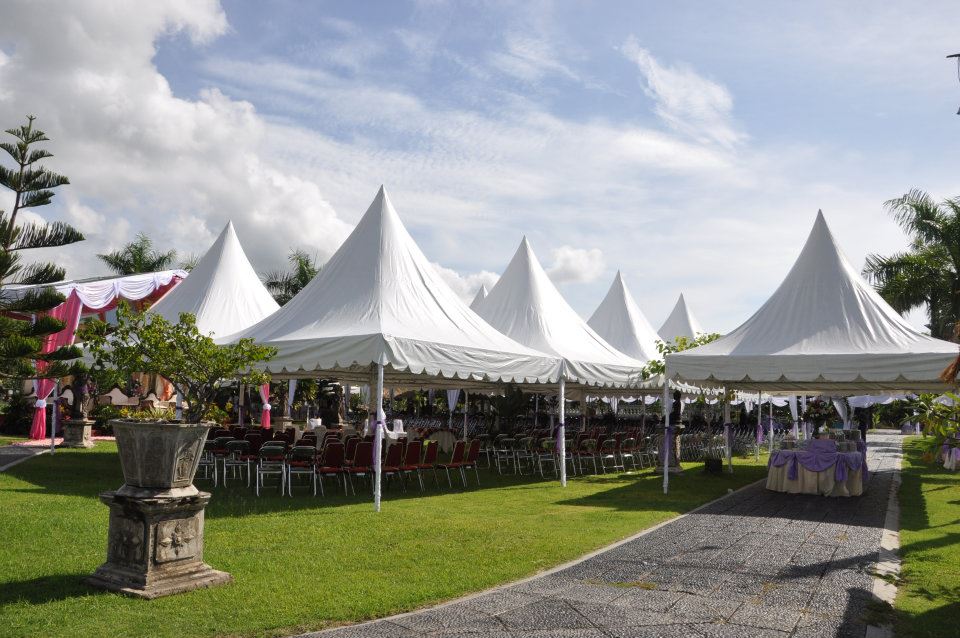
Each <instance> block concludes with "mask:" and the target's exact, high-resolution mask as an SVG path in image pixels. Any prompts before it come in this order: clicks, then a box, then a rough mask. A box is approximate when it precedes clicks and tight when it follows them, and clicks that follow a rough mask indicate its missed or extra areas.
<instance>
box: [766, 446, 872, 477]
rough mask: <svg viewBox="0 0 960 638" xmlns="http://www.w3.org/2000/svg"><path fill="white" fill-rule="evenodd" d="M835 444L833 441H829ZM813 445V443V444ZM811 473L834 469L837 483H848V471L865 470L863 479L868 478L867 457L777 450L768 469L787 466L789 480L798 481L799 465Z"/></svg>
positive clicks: (847, 453)
mask: <svg viewBox="0 0 960 638" xmlns="http://www.w3.org/2000/svg"><path fill="white" fill-rule="evenodd" d="M829 442H830V443H833V441H829ZM811 443H813V442H811ZM798 463H799V464H800V465H802V466H803V467H804V468H805V469H807V470H809V471H811V472H823V471H825V470H828V469H830V468H831V467H832V468H834V478H835V479H836V480H837V481H841V482H842V481H846V480H847V475H848V471H853V472H856V471H857V470H860V469H862V470H863V473H864V474H863V478H864V480H866V478H867V460H866V456H865V455H864V454H862V453H860V452H824V451H822V450H821V451H816V450H809V449H808V450H776V451H774V453H773V454H772V455H771V456H770V461H769V462H768V463H767V467H770V466H773V467H783V466H784V465H786V466H787V478H788V479H789V480H791V481H795V480H797V464H798Z"/></svg>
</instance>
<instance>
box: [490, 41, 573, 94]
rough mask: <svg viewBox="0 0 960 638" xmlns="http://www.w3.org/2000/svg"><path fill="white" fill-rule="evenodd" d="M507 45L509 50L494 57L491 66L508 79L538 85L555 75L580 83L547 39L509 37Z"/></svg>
mask: <svg viewBox="0 0 960 638" xmlns="http://www.w3.org/2000/svg"><path fill="white" fill-rule="evenodd" d="M504 44H505V49H503V50H500V51H495V52H493V53H491V54H490V64H491V65H492V66H493V67H494V68H496V69H498V70H499V71H501V72H503V73H506V74H507V75H510V76H512V77H515V78H517V79H519V80H524V81H527V82H536V81H539V80H541V79H542V78H543V77H544V76H546V75H551V74H555V75H559V76H563V77H566V78H568V79H571V80H577V79H579V78H578V76H577V74H576V73H575V72H574V71H573V70H572V69H571V68H570V67H569V66H567V65H566V64H564V63H563V62H561V61H560V58H559V55H558V54H557V52H556V51H555V50H554V47H553V45H552V44H551V43H550V41H549V40H547V39H545V38H542V37H531V36H530V35H527V34H521V33H508V34H507V35H506V38H505V42H504Z"/></svg>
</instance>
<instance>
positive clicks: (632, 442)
mask: <svg viewBox="0 0 960 638" xmlns="http://www.w3.org/2000/svg"><path fill="white" fill-rule="evenodd" d="M627 459H630V465H632V466H633V469H634V470H636V469H637V440H636V439H635V438H633V437H629V438H626V439H624V440H623V442H622V443H620V463H621V465H623V469H624V471H626V469H627Z"/></svg>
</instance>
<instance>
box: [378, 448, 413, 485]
mask: <svg viewBox="0 0 960 638" xmlns="http://www.w3.org/2000/svg"><path fill="white" fill-rule="evenodd" d="M402 460H403V447H402V446H401V445H400V444H399V443H394V444H393V445H391V446H390V447H388V448H387V454H386V457H385V458H384V459H383V465H381V466H380V476H381V478H382V477H383V476H386V477H387V487H389V486H390V479H391V478H393V477H394V476H400V461H402ZM400 487H401V488H402V489H403V491H404V492H406V491H407V488H406V487H404V486H403V480H402V479H401V480H400Z"/></svg>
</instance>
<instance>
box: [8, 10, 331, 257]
mask: <svg viewBox="0 0 960 638" xmlns="http://www.w3.org/2000/svg"><path fill="white" fill-rule="evenodd" d="M47 4H50V6H49V7H46V8H45V7H44V6H43V5H44V3H43V2H30V3H27V2H20V3H15V4H14V5H12V6H8V7H7V8H6V9H5V11H4V20H3V21H0V47H3V48H4V49H5V50H6V51H7V57H6V60H5V62H4V63H3V64H2V65H0V121H3V122H5V123H7V125H9V126H12V125H13V124H14V123H17V122H20V121H22V119H23V117H24V115H25V114H26V113H33V114H36V115H37V116H38V119H37V125H38V126H39V127H41V128H42V129H44V130H45V131H46V132H47V134H48V136H49V137H50V138H51V142H50V143H48V144H47V147H48V148H49V150H51V151H52V152H53V153H54V154H55V158H53V159H52V160H50V161H49V164H50V166H51V167H52V168H54V169H56V170H57V171H59V172H62V173H64V174H66V175H68V176H69V177H70V179H71V185H70V186H66V187H63V188H61V189H59V193H60V194H59V195H58V198H56V199H55V201H56V202H62V203H60V204H59V206H58V208H50V209H46V210H44V209H41V210H40V212H42V213H43V214H45V215H47V216H49V215H51V214H55V213H56V211H57V210H59V211H60V213H61V215H63V216H64V217H65V218H67V219H70V220H71V221H73V222H75V223H76V224H77V225H78V226H79V227H80V228H81V229H82V230H83V231H84V232H85V233H86V234H87V237H88V239H89V241H88V242H84V243H81V244H77V245H75V246H73V247H69V248H66V249H64V250H63V251H62V253H63V256H62V257H63V260H64V263H66V264H67V265H68V267H69V270H70V272H69V274H70V275H71V276H78V275H89V274H92V273H96V272H99V271H102V267H101V266H99V265H98V264H97V263H96V261H95V258H94V254H95V253H102V252H106V251H108V250H111V249H114V248H116V247H118V246H119V245H121V244H122V243H123V242H125V241H128V240H129V239H130V238H131V237H132V235H133V234H134V233H136V232H138V231H144V232H147V233H148V234H150V235H151V236H152V237H153V238H154V239H155V241H156V243H157V244H158V245H159V246H161V247H166V246H173V247H175V248H177V249H178V251H180V252H182V253H184V254H186V253H201V252H203V251H204V250H206V248H207V247H208V246H209V243H210V242H211V241H212V239H213V237H214V236H215V235H216V234H217V233H218V232H219V231H220V229H221V228H222V226H223V225H224V224H225V223H226V220H227V219H233V220H234V222H235V223H236V225H237V227H238V232H239V233H240V235H241V238H242V239H243V240H244V244H245V247H246V248H247V250H248V252H249V253H250V256H251V258H252V259H253V260H254V263H255V264H256V265H257V266H258V267H259V268H264V269H266V268H268V267H271V266H273V265H276V264H280V263H281V262H282V260H283V258H284V255H285V254H286V253H287V251H288V249H289V248H290V247H291V246H300V247H304V248H307V249H309V250H311V251H316V252H318V253H320V254H321V255H322V256H324V257H325V256H328V255H329V254H330V253H331V252H332V250H333V249H335V248H336V246H337V245H338V244H339V243H340V241H341V240H342V239H343V237H345V235H346V233H347V232H348V230H349V227H348V225H346V224H345V223H344V222H342V221H341V220H340V219H339V218H338V217H337V215H336V213H335V212H334V210H333V208H332V207H331V206H330V204H329V203H328V202H327V201H326V199H325V198H324V197H323V195H322V193H321V191H320V189H319V187H318V186H317V184H316V183H315V182H313V181H312V180H311V179H310V178H309V177H308V176H307V175H305V174H303V173H302V172H299V171H297V170H296V169H295V168H292V167H290V166H289V165H286V164H284V163H283V162H282V161H281V158H280V157H279V156H278V155H277V154H276V153H274V152H271V150H270V149H268V146H269V145H268V144H266V140H267V138H268V134H267V131H268V130H269V128H270V127H269V125H268V124H267V123H266V122H264V120H263V119H262V118H261V117H260V116H259V115H258V114H257V113H256V111H255V109H254V107H253V106H252V105H251V104H250V103H248V102H243V101H237V100H232V99H230V98H228V97H226V96H225V95H224V94H223V93H221V92H220V91H219V90H217V89H204V90H202V91H201V92H200V93H199V96H198V97H197V98H196V99H192V100H191V99H184V98H180V97H177V96H175V95H174V94H173V92H172V91H171V88H170V86H169V84H168V83H167V80H166V78H164V77H163V76H162V75H161V74H160V73H159V72H158V71H157V69H156V67H155V66H154V64H153V56H154V53H155V49H154V46H155V44H154V43H155V41H156V40H157V39H158V38H161V37H163V36H165V35H169V34H172V33H177V32H184V33H186V34H187V35H188V37H189V38H190V39H191V40H192V41H193V42H195V43H197V44H200V43H203V42H208V41H209V40H210V39H211V38H214V37H216V36H217V35H219V34H222V33H224V32H225V31H226V30H227V28H228V27H227V23H226V17H225V16H224V14H223V11H222V10H221V9H220V7H219V5H218V4H217V3H216V2H210V1H205V2H192V1H186V0H184V1H182V2H168V3H136V4H119V5H118V4H112V3H108V4H105V3H98V2H86V3H81V2H76V3H70V4H68V5H63V4H60V3H47Z"/></svg>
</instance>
